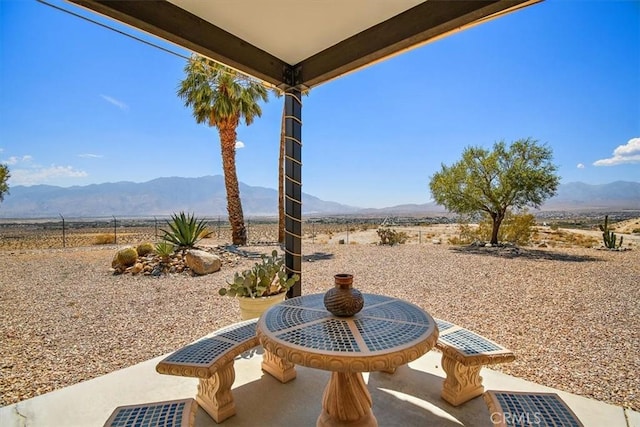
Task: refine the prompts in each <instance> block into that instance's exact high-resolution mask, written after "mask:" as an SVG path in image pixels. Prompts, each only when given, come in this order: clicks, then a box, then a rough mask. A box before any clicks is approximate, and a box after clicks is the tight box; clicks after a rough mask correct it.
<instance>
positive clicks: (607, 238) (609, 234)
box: [599, 215, 624, 249]
mask: <svg viewBox="0 0 640 427" xmlns="http://www.w3.org/2000/svg"><path fill="white" fill-rule="evenodd" d="M599 227H600V231H602V239H603V241H604V246H605V247H606V248H608V249H616V248H620V247H621V246H622V240H623V239H624V236H620V243H618V245H617V246H616V240H617V239H616V233H614V232H613V231H611V230H609V215H605V216H604V225H603V224H600V225H599Z"/></svg>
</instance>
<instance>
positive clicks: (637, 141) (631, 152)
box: [593, 138, 640, 166]
mask: <svg viewBox="0 0 640 427" xmlns="http://www.w3.org/2000/svg"><path fill="white" fill-rule="evenodd" d="M623 163H640V138H631V139H630V140H629V141H628V142H627V143H626V144H625V145H619V146H618V148H616V149H615V150H613V156H612V157H609V158H606V159H600V160H596V161H595V162H593V165H594V166H615V165H621V164H623Z"/></svg>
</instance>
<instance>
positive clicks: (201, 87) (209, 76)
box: [178, 55, 268, 245]
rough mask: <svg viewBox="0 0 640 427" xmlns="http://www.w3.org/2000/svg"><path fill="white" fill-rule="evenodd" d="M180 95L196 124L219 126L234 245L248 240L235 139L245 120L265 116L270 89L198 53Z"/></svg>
mask: <svg viewBox="0 0 640 427" xmlns="http://www.w3.org/2000/svg"><path fill="white" fill-rule="evenodd" d="M184 71H185V73H186V77H185V78H184V80H182V81H181V82H180V85H179V87H178V96H179V97H180V98H182V99H183V100H184V103H185V106H186V107H190V108H192V110H193V116H194V117H195V119H196V122H197V123H206V124H208V125H209V126H213V127H215V128H217V129H218V134H219V135H220V148H221V151H222V168H223V171H224V184H225V189H226V192H227V212H228V213H229V222H230V223H231V235H232V241H233V244H235V245H245V244H246V243H247V230H246V227H245V225H244V215H243V213H242V203H241V201H240V187H239V185H238V175H237V172H236V140H237V131H236V129H237V128H238V125H239V124H240V122H241V121H242V120H244V122H245V124H246V125H247V126H248V125H250V124H251V123H253V121H254V119H255V118H256V117H260V116H261V115H262V109H261V108H260V105H259V103H258V102H259V101H260V100H262V101H265V102H266V101H267V99H268V96H267V89H266V88H265V87H264V86H263V85H262V84H261V83H260V82H258V81H256V80H253V79H251V78H249V77H247V76H244V75H242V74H240V73H238V72H237V71H235V70H233V69H231V68H228V67H225V66H224V65H221V64H218V63H216V62H213V61H211V60H209V59H207V58H204V57H201V56H199V55H193V56H192V57H191V58H190V59H189V62H188V63H187V65H186V66H185V69H184Z"/></svg>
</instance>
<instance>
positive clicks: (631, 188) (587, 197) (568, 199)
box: [542, 181, 640, 210]
mask: <svg viewBox="0 0 640 427" xmlns="http://www.w3.org/2000/svg"><path fill="white" fill-rule="evenodd" d="M600 209H640V182H629V181H615V182H612V183H609V184H601V185H590V184H585V183H583V182H570V183H567V184H562V185H560V186H559V187H558V193H557V194H556V196H555V197H552V198H551V199H549V200H547V202H546V203H545V204H544V205H543V206H542V210H600Z"/></svg>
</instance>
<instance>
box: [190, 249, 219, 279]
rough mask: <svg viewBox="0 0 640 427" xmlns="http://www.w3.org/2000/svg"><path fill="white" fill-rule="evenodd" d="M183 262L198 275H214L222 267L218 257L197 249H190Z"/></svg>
mask: <svg viewBox="0 0 640 427" xmlns="http://www.w3.org/2000/svg"><path fill="white" fill-rule="evenodd" d="M185 262H186V264H187V267H189V268H190V269H191V271H193V273H194V274H198V275H204V274H210V273H215V272H216V271H218V270H220V267H221V266H222V262H221V261H220V257H218V256H216V255H214V254H211V253H209V252H205V251H200V250H197V249H192V250H190V251H188V252H187V256H186V257H185Z"/></svg>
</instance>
